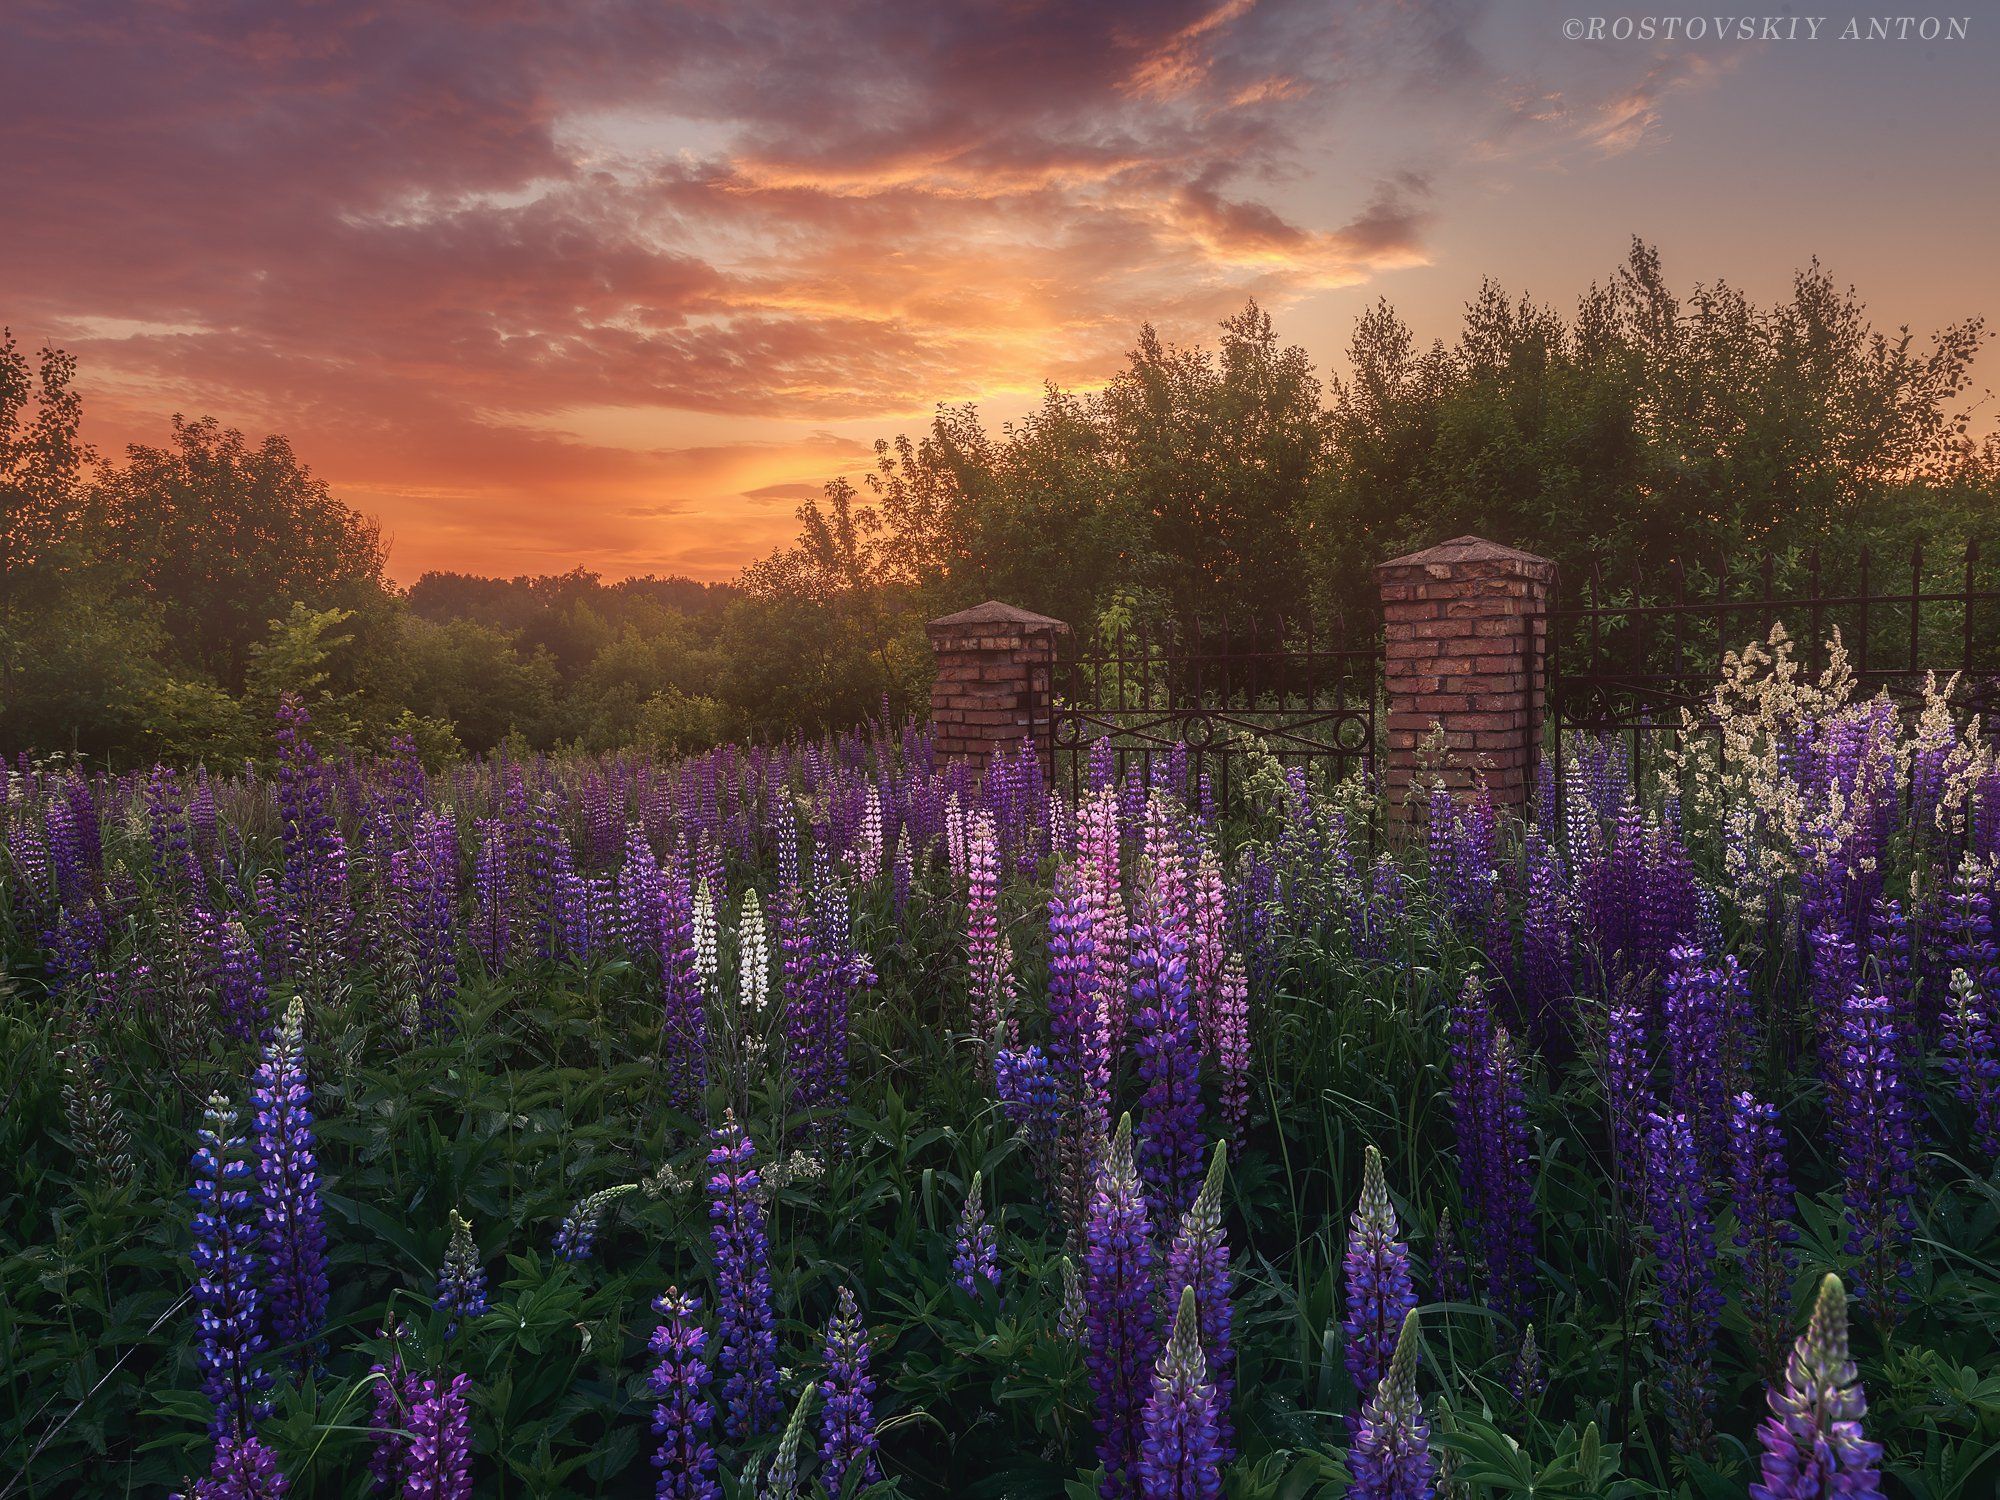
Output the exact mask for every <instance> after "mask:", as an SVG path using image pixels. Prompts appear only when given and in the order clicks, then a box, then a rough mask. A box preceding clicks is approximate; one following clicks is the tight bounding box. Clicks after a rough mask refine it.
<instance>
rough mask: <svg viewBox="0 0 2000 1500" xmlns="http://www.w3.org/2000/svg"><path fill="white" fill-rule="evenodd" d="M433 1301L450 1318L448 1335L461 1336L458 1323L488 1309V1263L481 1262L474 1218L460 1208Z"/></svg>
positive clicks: (453, 1214) (453, 1217)
mask: <svg viewBox="0 0 2000 1500" xmlns="http://www.w3.org/2000/svg"><path fill="white" fill-rule="evenodd" d="M433 1301H434V1305H435V1306H436V1308H437V1310H438V1311H439V1312H441V1313H445V1314H447V1315H449V1317H450V1319H451V1321H450V1322H449V1323H448V1324H447V1325H446V1327H445V1337H446V1338H456V1337H457V1336H458V1329H459V1324H460V1323H461V1321H462V1320H464V1319H467V1318H477V1317H480V1316H481V1315H483V1314H484V1313H485V1311H486V1267H485V1266H483V1265H482V1264H480V1260H479V1246H478V1245H477V1244H475V1243H474V1242H473V1238H472V1221H471V1220H470V1219H468V1218H466V1217H465V1215H464V1214H462V1213H460V1212H459V1211H458V1210H457V1209H455V1208H454V1209H453V1210H452V1211H451V1243H450V1244H449V1245H447V1246H446V1247H445V1252H444V1265H443V1267H442V1268H441V1269H440V1270H439V1272H438V1285H437V1296H436V1297H435V1299H433Z"/></svg>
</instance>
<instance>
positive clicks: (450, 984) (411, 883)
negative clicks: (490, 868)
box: [391, 808, 458, 1037]
mask: <svg viewBox="0 0 2000 1500" xmlns="http://www.w3.org/2000/svg"><path fill="white" fill-rule="evenodd" d="M391 868H392V872H393V879H394V884H395V885H396V887H397V892H398V895H399V897H400V900H401V910H402V922H403V927H404V931H405V932H406V933H407V935H408V940H409V944H410V960H411V965H412V969H413V971H414V972H413V974H412V976H411V977H412V978H413V980H414V981H415V984H416V991H417V994H416V1011H417V1017H416V1018H417V1024H418V1029H419V1030H420V1031H422V1032H423V1033H424V1034H425V1035H428V1036H433V1037H435V1036H442V1035H444V1034H445V1033H447V1032H448V1031H449V1030H450V1029H451V1025H452V1006H453V1004H454V1003H455V1002H456V1000H457V998H458V954H457V939H456V935H455V931H454V926H453V923H454V921H455V919H456V909H457V906H458V829H457V827H456V825H455V824H454V823H453V822H452V820H451V815H450V814H449V813H447V812H445V811H444V810H443V809H441V808H431V809H427V810H426V811H424V812H421V813H419V814H418V815H417V821H416V830H415V834H414V836H413V842H412V844H411V846H410V848H409V849H408V850H407V851H405V852H403V853H400V854H398V855H396V856H395V857H394V859H393V860H392V865H391Z"/></svg>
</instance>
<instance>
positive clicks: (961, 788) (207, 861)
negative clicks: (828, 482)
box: [0, 643, 2000, 1500]
mask: <svg viewBox="0 0 2000 1500" xmlns="http://www.w3.org/2000/svg"><path fill="white" fill-rule="evenodd" d="M1710 718H1711V719H1712V721H1713V722H1712V723H1711V725H1710V726H1709V729H1708V730H1707V731H1706V732H1704V733H1700V734H1694V735H1689V736H1688V737H1686V738H1685V739H1684V740H1680V741H1675V742H1671V743H1667V744H1664V745H1663V746H1662V747H1660V748H1659V749H1658V750H1657V751H1656V753H1654V754H1651V755H1649V756H1647V757H1646V758H1645V759H1644V760H1643V761H1642V762H1641V763H1640V764H1638V765H1636V766H1635V765H1634V764H1633V763H1632V760H1631V758H1630V756H1629V754H1628V752H1627V750H1626V748H1625V747H1623V746H1621V745H1618V744H1613V743H1601V744H1594V743H1579V744H1574V745H1571V746H1569V749H1570V752H1571V757H1572V758H1571V760H1570V763H1569V764H1568V765H1567V766H1564V767H1561V768H1557V767H1547V766H1545V767H1544V773H1543V776H1542V779H1541V785H1540V787H1539V789H1538V795H1537V797H1536V799H1535V802H1534V804H1533V806H1532V807H1531V808H1530V809H1529V810H1528V811H1527V813H1526V815H1525V816H1524V817H1521V816H1516V815H1514V814H1513V813H1511V812H1508V811H1506V810H1502V809H1496V808H1495V807H1494V806H1493V805H1492V804H1491V802H1490V801H1489V800H1487V799H1486V798H1484V797H1483V796H1478V795H1475V796H1473V797H1471V798H1469V799H1462V800H1459V801H1454V800H1453V799H1452V798H1451V797H1450V796H1448V795H1445V794H1444V793H1443V792H1442V791H1438V792H1435V793H1433V794H1431V795H1430V796H1429V797H1427V798H1425V799H1422V805H1421V806H1419V807H1418V808H1416V809H1415V810H1414V812H1415V816H1413V817H1411V818H1409V819H1407V820H1404V819H1399V818H1396V817H1392V815H1391V813H1392V810H1391V809H1389V808H1386V807H1384V806H1382V805H1381V804H1380V802H1379V801H1378V799H1377V798H1376V796H1375V795H1374V792H1373V790H1372V789H1371V788H1370V787H1369V786H1368V785H1367V784H1366V783H1364V782H1361V781H1348V782H1343V783H1339V784H1333V785H1321V784H1316V783H1314V782H1313V781H1312V780H1311V779H1310V778H1309V777H1308V776H1307V775H1305V774H1304V773H1303V772H1301V771H1299V770H1297V769H1288V768H1286V767H1284V766H1282V765H1280V764H1279V763H1277V762H1276V761H1275V760H1272V759H1271V758H1269V757H1268V756H1264V755H1262V754H1260V753H1259V752H1258V751H1257V750H1256V749H1255V747H1250V748H1248V749H1246V751H1245V758H1244V763H1243V765H1242V766H1241V772H1242V774H1241V776H1240V777H1238V778H1234V780H1235V782H1236V784H1238V785H1240V786H1241V787H1242V788H1243V795H1242V798H1241V800H1240V802H1238V803H1236V804H1234V805H1229V806H1218V805H1216V802H1215V799H1214V795H1213V790H1212V787H1211V786H1210V784H1209V783H1208V782H1207V781H1206V780H1205V779H1203V778H1201V777H1198V776H1195V775H1192V774H1190V770H1189V767H1188V765H1187V763H1186V761H1185V759H1184V758H1183V757H1180V756H1169V757H1163V758H1161V759H1160V761H1159V762H1158V763H1156V764H1155V765H1153V766H1151V767H1150V768H1148V772H1147V773H1146V774H1142V772H1141V770H1140V769H1139V768H1136V767H1127V768H1121V767H1120V766H1119V765H1118V764H1117V763H1116V761H1115V759H1114V757H1112V756H1111V755H1110V754H1109V753H1108V752H1105V751H1100V753H1097V754H1095V755H1093V756H1092V757H1091V759H1090V762H1089V765H1088V768H1087V771H1086V773H1085V774H1084V776H1083V777H1082V784H1083V792H1082V794H1081V795H1080V796H1079V797H1078V798H1076V799H1075V800H1074V801H1072V800H1071V799H1069V798H1068V797H1067V796H1066V795H1063V794H1062V793H1061V792H1058V791H1054V790H1052V788H1051V784H1050V779H1049V778H1048V777H1047V776H1046V774H1045V772H1044V768H1043V767H1042V765H1041V764H1040V763H1039V762H1038V760H1037V759H1036V757H1035V755H1034V754H1033V753H1032V752H1031V751H1029V750H1027V749H1025V748H1024V749H1023V751H1022V752H1021V753H1020V754H1018V755H1015V756H1010V757H1007V758H1005V759H1004V760H999V761H996V762H995V763H994V764H993V765H991V766H990V767H988V768H987V769H986V770H985V772H984V773H983V774H981V773H979V772H976V771H974V770H971V769H969V768H967V767H965V766H963V765H945V764H941V763H940V762H939V759H938V757H937V756H936V755H935V753H934V750H933V747H932V745H931V743H930V741H929V739H928V738H927V735H926V732H925V731H924V730H923V729H922V728H921V727H919V726H914V725H891V724H887V723H880V722H877V723H871V724H867V725H863V726H861V727H859V728H856V729H854V730H852V731H850V732H848V733H845V734H841V735H838V736H833V737H829V738H826V739H823V740H819V741H814V742H803V741H800V742H793V743H790V744H786V745H781V746H770V747H737V746H725V747H723V748H720V749H717V750H714V751H712V752H709V753H706V754H703V755H701V756H698V757H695V758H691V759H685V760H681V761H678V762H662V761H659V760H656V759H652V758H648V757H643V756H634V755H602V756H584V755H571V756H508V755H505V754H497V753H496V754H495V755H493V756H490V757H487V758H483V759H478V760H474V761H460V762H454V763H450V764H447V765H444V766H442V767H433V768H429V769H427V768H426V766H425V765H424V763H423V762H422V760H421V759H420V758H419V756H418V753H417V750H416V747H415V746H414V745H408V744H405V745H403V746H401V747H399V748H398V749H397V750H396V751H395V752H393V753H390V754H385V755H380V756H371V755H365V754H358V753H355V752H351V751H347V750H343V749H341V748H340V747H338V746H336V745H335V744H333V743H331V742H329V741H323V740H321V739H319V738H318V737H317V736H316V732H315V726H314V723H313V720H312V717H311V715H310V714H309V713H308V711H307V710H306V709H305V708H304V707H302V706H301V705H300V703H299V702H298V700H297V699H295V698H291V697H287V698H286V699H285V700H284V702H283V704H282V706H281V707H280V710H279V724H278V733H277V739H276V744H277V754H276V756H275V758H274V759H273V760H272V761H271V762H269V763H268V764H265V765H262V766H258V765H245V766H243V767H242V768H240V769H237V770H231V771H227V772H225V771H222V770H219V769H216V768H211V769H209V770H205V771H204V770H185V769H182V770H177V769H173V768H169V767H165V766H160V767H155V768H153V769H151V770H149V771H139V772H129V773H123V774H110V773H106V772H102V771H96V770H88V769H85V768H82V767H79V766H78V765H75V764H73V763H70V762H66V761H63V760H61V759H51V760H47V761H35V760H31V759H29V758H27V757H23V758H22V759H21V760H20V762H19V763H18V764H16V765H14V766H12V767H10V768H9V770H8V772H7V775H6V800H5V810H4V836H5V848H6V869H5V882H4V903H5V904H4V934H3V935H4V942H5V957H6V965H5V980H4V991H0V1099H4V1109H0V1500H15V1497H23V1500H25V1497H33V1496H71V1495H114V1494H115V1495H125V1494H158V1493H162V1492H165V1491H167V1490H170V1489H179V1490H181V1491H182V1492H183V1493H187V1494H191V1495H202V1496H217V1497H221V1496H230V1497H239V1496H278V1495H284V1494H289V1495H291V1496H295V1497H306V1496H359V1495H363V1494H371V1493H372V1494H386V1495H405V1496H410V1497H424V1500H428V1497H441V1496H461V1495H470V1494H474V1493H477V1494H480V1495H495V1496H540V1495H578V1496H584V1495H592V1496H594V1495H636V1494H641V1493H645V1492H647V1491H649V1490H653V1491H656V1492H657V1493H658V1494H659V1495H662V1496H686V1497H698V1496H728V1497H730V1500H737V1497H748V1496H753V1495H755V1496H765V1495H768V1496H773V1497H789V1496H792V1495H807V1494H824V1495H827V1496H854V1495H861V1494H868V1493H886V1492H887V1491H889V1490H892V1489H893V1490H896V1491H900V1492H901V1493H903V1494H905V1495H908V1496H911V1497H928V1496H942V1495H946V1494H953V1495H959V1496H965V1497H968V1500H984V1497H1001V1496H1039V1495H1048V1496H1070V1497H1074V1500H1087V1497H1089V1496H1091V1495H1093V1494H1099V1495H1102V1496H1104V1497H1106V1500H1120V1497H1126V1496H1144V1497H1148V1500H1152V1497H1166V1496H1172V1497H1177V1500H1178V1497H1196V1496H1201V1497H1211V1496H1216V1495H1219V1494H1224V1493H1226V1494H1228V1495H1229V1496H1231V1497H1234V1500H1307V1497H1312V1496H1317V1495H1326V1496H1329V1497H1333V1496H1339V1495H1342V1494H1347V1493H1352V1494H1354V1495H1356V1496H1360V1497H1364V1500H1367V1497H1398V1500H1401V1497H1421V1496H1429V1495H1433V1494H1449V1495H1455V1496H1464V1497H1500V1496H1523V1497H1526V1496H1543V1497H1563V1496H1576V1497H1583V1496H1598V1497H1607V1500H1625V1497H1648V1496H1665V1495H1673V1496H1691V1497H1708V1496H1743V1495H1746V1494H1748V1495H1754V1496H1758V1497H1760V1500H1761V1497H1793V1496H1807V1495H1813V1496H1820V1495H1826V1496H1831V1495H1835V1494H1839V1495H1867V1494H1875V1493H1883V1494H1892V1495H1907V1496H1913V1497H1918V1500H1983V1497H1987V1496H1991V1495H1993V1494H1995V1493H1996V1492H2000V1348H1997V1347H1996V1341H1995V1339H1994V1337H1993V1332H1992V1330H1993V1328H1994V1327H1995V1326H1996V1320H2000V1251H1996V1246H2000V1176H1996V1173H1995V1165H1994V1163H1995V1155H1996V1151H2000V1012H1997V1011H1996V1003H2000V927H1997V926H1996V913H1995V907H1996V900H2000V770H1996V767H1995V762H1994V758H1993V753H1992V750H1991V748H1990V745H1989V744H1988V743H1987V742H1986V741H1984V740H1983V739H1982V738H1981V735H1980V732H1979V727H1978V726H1977V725H1976V724H1968V723H1961V722H1955V721H1954V720H1953V718H1952V715H1951V713H1950V712H1949V710H1948V709H1947V708H1946V707H1945V700H1944V698H1943V696H1942V694H1941V693H1939V692H1934V693H1933V694H1932V695H1931V696H1929V697H1928V698H1927V699H1926V701H1924V702H1923V703H1920V704H1916V705H1914V706H1912V707H1909V708H1906V709H1904V710H1901V711H1899V709H1898V707H1897V706H1895V705H1892V704H1891V703H1889V702H1888V701H1887V700H1886V699H1878V700H1873V701H1857V700H1856V698H1855V696H1854V694H1853V693H1852V691H1851V685H1850V682H1849V680H1848V678H1847V677H1846V675H1845V671H1844V666H1843V663H1842V660H1841V657H1840V654H1839V651H1838V649H1837V648H1836V649H1834V650H1833V651H1831V652H1830V664H1829V666H1828V667H1827V670H1826V672H1825V674H1824V675H1823V676H1820V677H1818V678H1815V679H1812V680H1808V679H1807V677H1806V676H1805V675H1804V674H1802V672H1801V671H1800V670H1799V669H1798V667H1797V666H1796V665H1795V662H1794V659H1793V658H1792V656H1791V655H1790V653H1789V651H1788V650H1787V649H1786V648H1785V647H1784V646H1783V645H1782V643H1778V644H1775V645H1774V646H1773V647H1772V648H1771V649H1765V648H1762V647H1757V648H1751V649H1748V650H1746V651H1745V652H1743V653H1742V654H1740V655H1739V656H1736V657H1732V658H1731V661H1730V664H1729V667H1728V671H1727V674H1726V676H1725V679H1724V681H1722V682H1721V683H1719V684H1718V686H1717V690H1716V696H1715V699H1714V702H1713V704H1712V705H1711V710H1710ZM1558 770H1560V773H1561V774H1560V775H1558V774H1557V772H1558ZM1063 784H1064V785H1066V782H1065V783H1063Z"/></svg>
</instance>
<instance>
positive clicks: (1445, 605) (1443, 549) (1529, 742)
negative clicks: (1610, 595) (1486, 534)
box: [1375, 536, 1556, 816]
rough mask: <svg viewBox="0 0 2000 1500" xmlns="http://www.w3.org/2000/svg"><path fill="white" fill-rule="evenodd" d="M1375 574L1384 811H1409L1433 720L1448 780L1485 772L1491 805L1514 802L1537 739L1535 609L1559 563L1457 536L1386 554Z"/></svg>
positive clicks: (1520, 798)
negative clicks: (1389, 557)
mask: <svg viewBox="0 0 2000 1500" xmlns="http://www.w3.org/2000/svg"><path fill="white" fill-rule="evenodd" d="M1375 575H1376V579H1377V581H1378V582H1379V583H1380V585H1381V590H1382V635H1383V677H1384V685H1385V687H1386V688H1387V691H1388V700H1389V704H1388V706H1389V761H1388V769H1387V773H1386V776H1385V786H1386V789H1387V792H1388V798H1389V806H1390V808H1391V810H1392V813H1401V814H1402V815H1405V816H1407V815H1409V814H1410V813H1411V812H1413V811H1414V810H1413V809H1410V808H1409V807H1407V805H1406V804H1407V799H1408V794H1409V787H1410V783H1411V782H1412V781H1413V780H1414V779H1415V778H1416V775H1417V757H1418V748H1419V746H1420V745H1421V744H1422V742H1423V741H1424V740H1425V739H1426V738H1427V737H1428V736H1429V735H1430V734H1431V732H1432V731H1433V730H1434V729H1442V730H1443V731H1444V743H1445V747H1446V750H1447V751H1448V758H1447V762H1446V765H1445V767H1444V774H1445V776H1446V778H1447V780H1448V782H1449V784H1450V785H1452V786H1453V787H1454V788H1455V789H1464V788H1467V787H1470V786H1471V785H1472V784H1473V780H1474V776H1475V773H1479V774H1483V775H1484V777H1485V779H1486V784H1487V786H1489V787H1490V788H1491V789H1492V792H1493V800H1494V802H1495V803H1496V804H1499V805H1503V806H1513V807H1520V806H1522V805H1523V804H1525V803H1526V802H1527V800H1528V790H1529V788H1530V786H1531V785H1532V784H1533V781H1534V775H1535V756H1536V752H1537V747H1539V745H1540V743H1541V728H1542V712H1543V698H1542V632H1543V630H1544V628H1545V627H1544V622H1543V620H1542V619H1541V613H1542V610H1543V608H1544V607H1545V606H1546V604H1547V601H1548V596H1549V591H1550V589H1551V588H1553V587H1554V585H1555V580H1556V565H1555V564H1554V563H1552V562H1550V561H1549V560H1548V559H1547V558H1545V557H1536V556H1534V555H1533V554H1531V553H1527V552H1517V551H1515V550H1514V549H1513V548H1512V547H1502V546H1500V545H1499V544H1498V543H1497V542H1489V541H1486V540H1484V539H1482V538H1480V537H1476V536H1461V537H1454V538H1453V539H1452V540H1451V541H1448V542H1442V543H1440V544H1439V545H1437V546H1435V547H1432V548H1430V549H1429V550H1427V551H1424V552H1413V553H1411V554H1410V555H1409V556H1408V557H1399V558H1396V559H1395V560H1394V561H1392V562H1385V563H1383V564H1382V565H1381V566H1380V567H1379V568H1377V569H1376V570H1375Z"/></svg>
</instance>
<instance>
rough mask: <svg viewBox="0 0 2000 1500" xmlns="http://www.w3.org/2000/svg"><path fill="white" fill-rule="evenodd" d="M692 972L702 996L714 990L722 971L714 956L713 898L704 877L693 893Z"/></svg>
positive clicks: (715, 955)
mask: <svg viewBox="0 0 2000 1500" xmlns="http://www.w3.org/2000/svg"><path fill="white" fill-rule="evenodd" d="M694 971H695V973H696V974H697V975H699V976H700V978H701V988H702V992H703V993H704V994H706V993H710V992H712V991H713V990H714V988H715V977H716V975H717V974H719V973H721V971H722V965H721V962H720V960H719V959H718V957H717V954H716V932H715V898H714V897H713V896H711V895H710V894H709V890H708V878H707V877H706V876H703V877H702V881H701V884H700V885H698V886H696V887H695V891H694Z"/></svg>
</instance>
